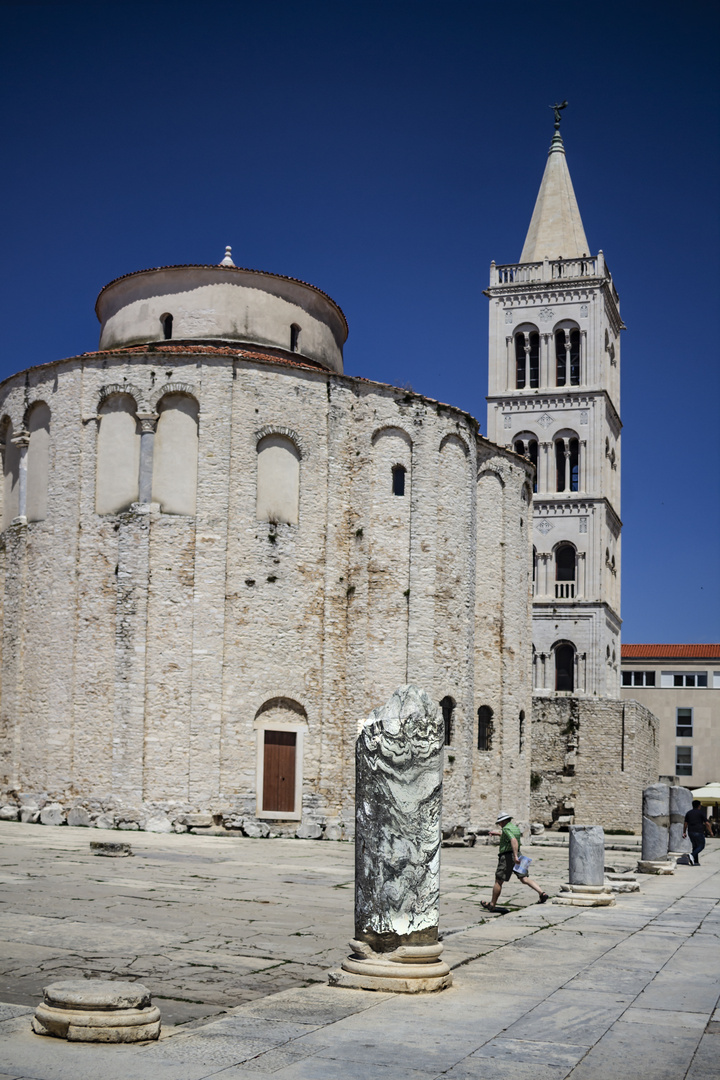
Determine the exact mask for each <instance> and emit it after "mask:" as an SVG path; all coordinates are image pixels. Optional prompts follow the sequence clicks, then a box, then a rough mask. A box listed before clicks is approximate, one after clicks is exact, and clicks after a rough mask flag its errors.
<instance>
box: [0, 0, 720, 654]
mask: <svg viewBox="0 0 720 1080" xmlns="http://www.w3.org/2000/svg"><path fill="white" fill-rule="evenodd" d="M719 22H720V9H719V8H718V6H717V5H716V4H715V3H711V2H697V0H689V2H688V0H686V2H685V3H684V4H682V5H680V4H677V3H666V2H664V0H655V2H654V3H646V2H644V0H633V2H632V3H622V4H621V3H616V2H615V0H610V2H607V3H604V4H602V5H595V4H585V3H575V4H564V5H552V4H539V3H526V2H522V0H521V2H516V3H513V4H504V5H500V4H495V3H485V2H479V0H478V2H475V3H464V2H457V3H455V2H453V0H444V2H438V3H425V2H422V0H418V2H415V3H409V2H408V3H402V2H395V0H384V2H382V3H359V2H352V0H348V2H341V0H336V2H334V3H326V2H314V0H296V2H292V3H290V2H285V0H276V2H266V3H264V4H262V5H260V4H257V3H252V4H251V3H247V2H245V0H234V2H225V0H215V2H207V3H204V4H200V3H194V2H192V3H190V2H183V0H174V2H172V3H166V2H164V0H161V2H156V3H154V2H152V0H150V2H145V3H133V2H129V3H128V2H123V3H115V2H102V0H95V2H87V3H44V4H40V3H33V2H26V3H17V4H13V3H7V2H6V3H4V4H3V5H2V7H1V8H0V32H1V33H2V40H3V42H4V44H3V46H2V48H3V55H2V57H1V58H0V59H1V60H2V64H1V67H2V73H1V75H0V78H2V82H3V84H4V85H3V88H2V89H3V101H4V103H5V109H4V124H3V149H4V151H5V153H4V155H3V156H4V158H5V164H4V166H3V169H2V173H1V174H0V175H1V183H2V193H3V204H4V207H5V218H6V221H5V229H4V232H5V244H4V251H3V256H2V291H1V293H0V296H1V299H2V308H1V309H0V310H1V315H2V320H3V329H4V332H3V335H2V342H1V351H0V375H2V376H3V377H4V376H5V375H7V374H10V373H11V372H13V371H17V370H19V369H22V368H24V367H27V366H29V365H31V364H36V363H42V362H45V361H48V360H52V359H57V358H58V357H61V356H70V355H73V354H76V353H79V352H83V351H86V350H91V349H93V348H95V347H96V344H97V335H98V324H97V321H96V318H95V315H94V312H93V304H94V302H95V298H96V296H97V293H98V292H99V290H100V289H101V288H102V286H103V285H104V284H105V283H106V282H108V281H110V280H111V279H112V278H115V277H117V276H118V275H120V274H124V273H127V272H129V271H132V270H137V269H141V268H143V267H148V266H158V265H164V264H170V263H185V262H198V263H204V262H211V263H212V262H219V261H220V259H221V258H222V255H223V252H224V247H225V244H227V243H230V244H232V246H233V256H234V258H235V261H236V263H238V265H243V266H251V267H257V268H260V269H264V270H270V271H274V272H277V273H282V274H289V275H292V276H295V277H300V278H303V279H304V280H307V281H311V282H312V283H313V284H316V285H318V286H319V287H320V288H322V289H324V290H325V291H327V292H329V293H330V295H331V296H332V297H333V298H334V299H335V300H337V302H338V303H339V304H340V305H341V307H342V308H343V309H344V311H345V313H346V315H347V317H348V321H349V324H350V336H349V339H348V343H347V347H346V353H345V357H346V370H347V371H348V373H350V374H357V375H364V376H367V377H369V378H374V379H379V380H382V381H386V382H393V383H396V384H399V385H406V384H410V385H412V387H413V388H414V389H415V390H417V391H419V392H421V393H423V394H427V395H429V396H431V397H436V398H440V399H441V400H443V401H447V402H451V403H452V404H455V405H458V406H460V407H462V408H464V409H467V410H468V411H469V412H471V413H472V414H473V415H475V416H476V417H478V419H479V420H480V422H481V429H482V430H483V431H485V430H486V424H485V400H484V398H485V394H486V391H487V300H486V299H485V297H484V296H483V295H482V290H483V289H484V288H485V287H486V286H487V279H488V267H489V263H490V260H491V259H495V260H496V261H497V262H512V261H515V260H517V259H518V258H519V255H520V250H521V247H522V242H523V239H524V235H525V231H526V229H527V226H528V223H529V220H530V215H531V212H532V208H533V204H534V200H535V196H536V194H537V189H538V186H539V183H540V179H541V176H542V170H543V168H544V164H545V156H546V152H547V147H548V144H549V140H550V137H551V135H552V114H551V112H550V110H549V109H548V105H549V104H551V103H552V102H553V101H556V100H562V99H563V98H567V99H568V100H569V102H570V106H569V108H568V109H567V110H566V112H565V114H564V119H563V136H564V139H565V145H566V149H567V154H568V163H569V166H570V170H571V174H572V177H573V182H574V185H575V191H576V194H577V197H578V202H579V205H580V210H581V213H582V216H583V221H584V224H585V231H586V233H587V237H588V241H589V244H590V246H591V249H592V251H593V252H596V251H597V249H598V248H602V249H603V251H604V252H605V255H606V258H607V260H608V264H609V266H610V268H611V270H612V273H613V277H614V279H615V283H616V285H617V287H618V290H619V292H620V296H621V304H622V314H623V318H624V320H625V322H626V324H627V326H628V329H627V331H626V332H625V334H624V338H623V354H622V372H623V399H622V408H621V412H622V418H623V422H624V425H625V428H624V432H623V461H622V470H623V473H622V482H623V505H622V517H623V521H624V525H625V528H624V533H623V579H622V584H623V612H622V613H623V618H624V620H625V622H624V627H623V637H624V640H625V641H659V642H664V641H699V642H701V641H720V557H719V556H720V551H719V548H720V542H719V540H718V538H719V537H720V479H719V476H720V470H718V449H719V447H720V423H719V420H718V400H720V362H719V358H718V345H717V341H718V332H717V326H716V324H717V317H718V310H717V296H718V285H719V284H720V281H719V278H720V274H719V273H718V251H720V236H718V232H719V231H720V230H719V229H718V211H717V177H718V158H719V157H720V154H719V152H718V151H719V141H718V126H717V116H718V104H720V102H719V101H718V99H719V97H720V94H719V92H718V90H719V87H718V77H717V74H716V72H717V68H718V64H717V56H718V52H719V49H718V45H719V37H720V35H718V23H719Z"/></svg>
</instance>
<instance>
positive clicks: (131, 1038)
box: [32, 979, 160, 1043]
mask: <svg viewBox="0 0 720 1080" xmlns="http://www.w3.org/2000/svg"><path fill="white" fill-rule="evenodd" d="M32 1029H33V1031H34V1032H35V1034H36V1035H54V1036H55V1037H56V1038H58V1039H68V1040H69V1041H70V1042H101V1043H131V1042H147V1041H148V1040H150V1039H157V1038H158V1036H159V1034H160V1010H159V1009H158V1008H157V1006H155V1005H153V1004H152V1002H151V999H150V991H149V990H148V988H147V987H146V986H143V985H142V983H131V982H120V981H118V982H114V981H111V980H105V979H68V980H66V981H65V982H57V983H53V984H52V985H51V986H46V987H45V988H44V989H43V1001H42V1004H40V1005H38V1007H37V1009H36V1011H35V1016H34V1017H33V1020H32Z"/></svg>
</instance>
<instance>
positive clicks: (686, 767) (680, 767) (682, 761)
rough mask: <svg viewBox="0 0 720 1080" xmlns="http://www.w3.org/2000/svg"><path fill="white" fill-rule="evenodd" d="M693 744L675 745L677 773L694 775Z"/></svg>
mask: <svg viewBox="0 0 720 1080" xmlns="http://www.w3.org/2000/svg"><path fill="white" fill-rule="evenodd" d="M692 771H693V763H692V746H676V747H675V775H676V776H692Z"/></svg>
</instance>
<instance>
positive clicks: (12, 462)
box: [2, 420, 20, 529]
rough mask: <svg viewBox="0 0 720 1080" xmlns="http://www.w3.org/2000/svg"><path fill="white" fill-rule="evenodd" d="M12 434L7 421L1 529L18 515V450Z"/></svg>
mask: <svg viewBox="0 0 720 1080" xmlns="http://www.w3.org/2000/svg"><path fill="white" fill-rule="evenodd" d="M14 434H15V432H14V430H13V426H12V421H11V420H8V421H7V423H6V425H5V429H4V432H3V440H4V448H3V517H2V527H3V529H7V527H8V525H10V524H11V523H12V522H13V520H14V519H15V518H16V517H17V516H18V514H19V513H20V448H19V447H18V446H16V445H15V443H14V442H13V435H14Z"/></svg>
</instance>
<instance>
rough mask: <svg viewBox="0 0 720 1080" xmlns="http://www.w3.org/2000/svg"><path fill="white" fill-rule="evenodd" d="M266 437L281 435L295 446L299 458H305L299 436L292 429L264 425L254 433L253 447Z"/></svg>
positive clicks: (276, 425) (304, 451)
mask: <svg viewBox="0 0 720 1080" xmlns="http://www.w3.org/2000/svg"><path fill="white" fill-rule="evenodd" d="M266 435H282V436H283V438H285V439H289V440H290V442H291V443H293V444H294V445H295V447H296V449H297V450H298V452H299V454H300V456H301V457H305V456H306V454H307V450H306V449H305V446H304V445H303V442H302V440H301V439H300V436H299V435H298V433H297V432H296V431H293V429H292V428H289V427H284V426H283V425H282V424H265V426H264V427H261V428H258V430H257V431H256V432H255V445H256V446H257V444H258V443H259V442H260V440H261V439H264V438H265V436H266Z"/></svg>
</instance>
